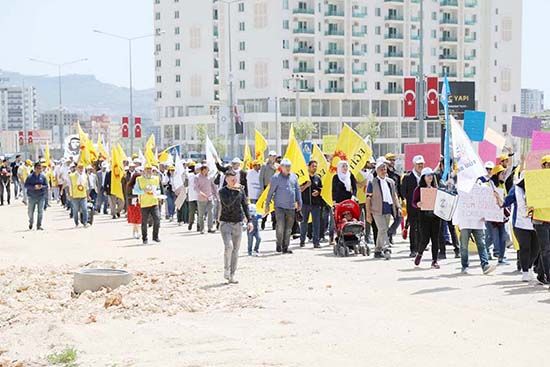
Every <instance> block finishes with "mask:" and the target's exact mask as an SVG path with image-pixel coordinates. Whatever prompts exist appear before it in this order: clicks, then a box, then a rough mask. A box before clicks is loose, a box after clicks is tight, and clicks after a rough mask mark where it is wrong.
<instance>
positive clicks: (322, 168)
mask: <svg viewBox="0 0 550 367" xmlns="http://www.w3.org/2000/svg"><path fill="white" fill-rule="evenodd" d="M311 160H312V161H316V162H317V174H318V175H319V177H321V179H323V177H325V174H326V173H327V172H328V168H329V166H328V162H327V159H326V158H325V155H324V154H323V152H322V151H321V149H319V146H318V145H317V144H313V149H312V150H311Z"/></svg>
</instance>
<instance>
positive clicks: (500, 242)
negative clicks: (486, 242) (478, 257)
mask: <svg viewBox="0 0 550 367" xmlns="http://www.w3.org/2000/svg"><path fill="white" fill-rule="evenodd" d="M487 227H488V228H489V229H490V233H491V238H492V240H493V245H494V252H496V253H498V259H499V260H502V259H504V255H505V253H506V228H505V227H504V223H502V225H493V223H491V222H489V223H487ZM487 251H489V250H487Z"/></svg>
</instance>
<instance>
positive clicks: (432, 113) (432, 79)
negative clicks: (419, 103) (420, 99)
mask: <svg viewBox="0 0 550 367" xmlns="http://www.w3.org/2000/svg"><path fill="white" fill-rule="evenodd" d="M438 83H439V80H438V78H437V77H436V76H429V77H428V78H427V83H426V90H427V93H426V104H427V108H426V115H427V116H428V117H438V116H439V94H438V93H437V88H438V85H439V84H438Z"/></svg>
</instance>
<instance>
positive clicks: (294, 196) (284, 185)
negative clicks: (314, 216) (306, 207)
mask: <svg viewBox="0 0 550 367" xmlns="http://www.w3.org/2000/svg"><path fill="white" fill-rule="evenodd" d="M291 166H292V162H290V160H289V159H287V158H285V159H283V160H282V161H281V167H280V168H281V170H280V172H279V173H277V174H275V175H273V177H271V181H270V183H269V193H268V194H267V199H266V201H265V208H264V213H269V204H270V203H271V199H273V201H274V202H275V217H276V218H277V225H276V229H275V236H276V238H277V252H282V253H283V254H291V253H292V251H291V250H290V249H289V248H288V246H289V244H290V235H291V234H292V227H293V225H294V221H295V219H296V211H297V210H301V208H302V194H301V192H300V186H299V185H298V177H297V176H296V175H295V174H294V173H292V172H290V168H291Z"/></svg>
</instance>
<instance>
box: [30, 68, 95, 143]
mask: <svg viewBox="0 0 550 367" xmlns="http://www.w3.org/2000/svg"><path fill="white" fill-rule="evenodd" d="M29 60H30V61H34V62H39V63H41V64H46V65H50V66H55V67H56V68H57V84H58V93H59V147H60V148H62V147H63V138H64V135H65V131H64V130H65V129H64V127H65V124H64V121H63V100H62V98H61V69H62V68H63V67H64V66H67V65H72V64H76V63H79V62H83V61H88V59H87V58H84V59H78V60H73V61H69V62H63V63H55V62H50V61H45V60H40V59H34V58H29ZM24 130H26V129H24ZM25 134H26V131H25Z"/></svg>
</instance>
